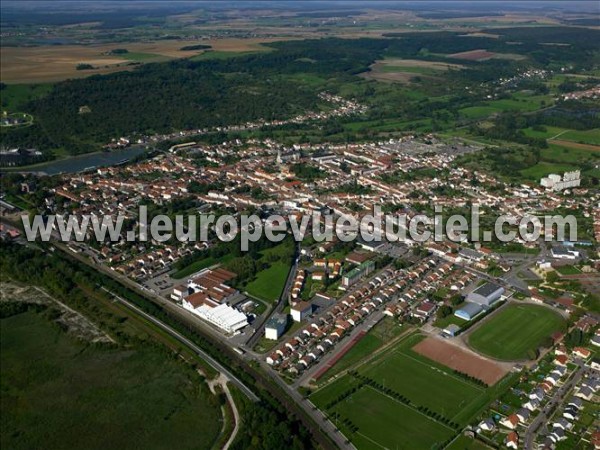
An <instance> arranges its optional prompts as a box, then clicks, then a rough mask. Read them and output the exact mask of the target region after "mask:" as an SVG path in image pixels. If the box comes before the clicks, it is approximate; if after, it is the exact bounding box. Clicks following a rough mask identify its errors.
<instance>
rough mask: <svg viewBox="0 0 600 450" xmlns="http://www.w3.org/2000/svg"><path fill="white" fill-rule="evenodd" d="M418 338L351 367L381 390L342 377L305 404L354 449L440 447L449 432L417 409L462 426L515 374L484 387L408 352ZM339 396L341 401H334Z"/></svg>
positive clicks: (508, 385) (312, 396)
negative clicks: (333, 425) (336, 428)
mask: <svg viewBox="0 0 600 450" xmlns="http://www.w3.org/2000/svg"><path fill="white" fill-rule="evenodd" d="M368 336H369V335H367V336H366V337H365V338H363V341H364V339H366V338H367V337H368ZM422 338H423V336H422V335H420V334H411V335H410V336H407V337H405V338H403V339H402V340H400V341H399V342H398V343H396V344H395V345H394V346H393V347H390V348H389V349H386V350H385V351H383V352H382V353H380V354H379V355H378V356H377V357H376V358H374V359H372V360H371V361H369V362H366V363H363V364H362V365H361V366H359V367H358V369H356V370H357V371H358V373H359V374H361V375H365V376H367V377H369V378H371V379H373V380H374V381H375V382H376V383H378V384H379V385H380V386H381V385H383V386H384V389H381V388H380V387H371V386H368V385H363V386H360V381H359V379H358V378H357V377H355V376H353V375H350V374H345V375H344V376H342V377H339V378H337V379H335V380H334V381H332V382H330V383H328V384H325V385H324V386H323V387H321V388H320V389H317V390H316V391H315V392H314V393H313V394H312V395H311V396H310V400H311V401H312V402H313V403H314V404H315V405H316V406H317V407H319V408H320V409H321V410H322V411H324V412H325V413H326V414H327V416H328V417H329V418H330V419H331V420H332V421H333V422H334V423H337V424H338V426H339V427H340V429H341V430H342V431H343V432H344V433H345V435H346V436H347V437H348V438H349V439H350V440H351V441H352V443H353V444H354V445H355V446H356V447H357V448H359V449H363V448H369V449H370V448H382V447H385V448H390V449H392V448H410V449H430V448H441V444H443V443H446V444H447V441H448V439H451V438H452V437H453V436H454V435H455V431H454V430H453V429H451V428H448V427H447V426H446V425H445V424H443V423H441V422H438V421H436V420H434V419H432V418H430V417H428V416H426V415H424V414H422V413H421V412H420V411H419V408H423V407H428V408H429V409H430V410H432V411H435V412H436V413H439V414H442V415H443V416H445V417H447V418H448V419H450V420H451V421H453V422H456V423H458V424H460V426H464V425H465V424H467V423H469V422H470V421H472V420H474V418H475V417H477V415H478V414H480V413H481V412H482V411H483V410H484V409H485V408H486V407H487V405H488V404H489V403H490V402H491V401H492V400H494V399H496V398H498V397H499V396H500V395H501V394H502V393H504V392H505V391H506V390H507V389H508V388H509V387H510V386H511V385H512V384H514V382H515V381H516V380H517V379H518V375H519V374H512V375H510V376H507V377H505V378H504V379H502V380H500V381H499V382H498V383H496V384H495V385H494V386H492V387H489V388H484V387H482V386H479V385H476V384H474V383H471V382H470V381H467V380H465V379H463V378H461V377H459V376H457V375H456V374H454V372H453V371H452V370H451V369H449V368H447V367H445V366H443V365H441V364H439V363H436V362H434V361H431V360H429V359H428V358H425V357H424V356H422V355H419V354H417V353H416V352H413V351H412V350H411V349H412V347H413V346H414V345H415V344H417V343H418V342H419V341H420V340H421V339H422ZM388 340H389V339H388ZM363 341H361V342H363ZM374 342H375V341H373V340H371V342H369V341H366V343H365V344H364V345H365V347H366V348H368V347H369V346H370V345H372V344H373V343H374ZM385 342H387V341H385ZM359 344H360V342H359ZM359 344H357V345H359ZM355 348H356V347H355ZM366 348H362V349H360V352H359V353H362V354H363V355H364V353H365V352H366ZM349 354H350V352H349V353H348V354H347V355H346V356H348V355H349ZM355 387H358V389H357V390H356V392H354V393H352V394H350V392H351V390H352V389H353V388H355ZM385 389H391V390H392V391H395V392H397V393H399V394H401V395H402V396H403V397H405V398H407V399H408V400H409V404H408V405H407V404H404V403H401V402H398V401H397V400H395V399H394V398H393V397H392V396H388V395H387V394H384V393H383V391H384V390H385ZM347 394H350V395H347ZM340 398H343V399H342V400H341V401H339V402H337V400H338V399H340ZM352 425H354V426H355V427H358V431H356V432H352ZM454 448H458V447H454ZM473 449H474V450H477V449H478V447H473Z"/></svg>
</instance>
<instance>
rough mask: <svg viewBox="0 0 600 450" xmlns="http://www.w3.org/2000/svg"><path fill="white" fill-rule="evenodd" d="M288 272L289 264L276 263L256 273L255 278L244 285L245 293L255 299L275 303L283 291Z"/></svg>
mask: <svg viewBox="0 0 600 450" xmlns="http://www.w3.org/2000/svg"><path fill="white" fill-rule="evenodd" d="M289 271H290V266H289V264H285V263H283V262H281V261H276V262H274V263H273V264H272V265H271V267H269V268H268V269H265V270H263V271H261V272H258V274H257V275H256V278H255V279H254V280H253V281H251V282H250V283H248V284H247V285H246V291H248V293H249V294H250V295H253V296H255V297H258V298H261V299H264V300H268V301H275V300H277V299H278V298H279V296H280V295H281V291H283V288H284V286H285V281H286V280H287V276H288V273H289Z"/></svg>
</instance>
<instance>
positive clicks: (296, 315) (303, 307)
mask: <svg viewBox="0 0 600 450" xmlns="http://www.w3.org/2000/svg"><path fill="white" fill-rule="evenodd" d="M290 312H291V314H292V319H294V321H295V322H302V320H303V319H305V318H307V317H308V316H310V315H311V314H312V305H311V304H310V303H308V302H298V303H296V304H295V305H294V306H292V308H291V309H290Z"/></svg>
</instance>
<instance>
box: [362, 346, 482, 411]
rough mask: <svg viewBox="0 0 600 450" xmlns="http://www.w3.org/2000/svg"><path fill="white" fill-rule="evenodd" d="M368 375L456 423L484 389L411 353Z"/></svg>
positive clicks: (395, 356)
mask: <svg viewBox="0 0 600 450" xmlns="http://www.w3.org/2000/svg"><path fill="white" fill-rule="evenodd" d="M364 374H365V375H367V376H369V377H371V378H374V379H377V380H385V386H387V387H389V388H391V389H392V390H394V391H397V392H401V393H402V394H403V395H404V396H405V397H407V398H408V399H409V400H410V401H411V402H413V403H415V404H418V405H422V406H426V407H428V408H429V409H431V410H433V411H437V412H439V413H441V414H442V415H443V416H445V417H448V418H450V419H454V418H455V417H456V416H457V415H458V414H459V413H462V412H464V411H465V410H466V409H468V407H469V404H470V403H471V402H472V401H473V400H474V399H477V397H478V396H479V395H480V394H481V393H482V392H483V391H484V388H482V387H479V386H476V385H475V384H473V383H470V382H468V381H465V380H463V379H461V378H459V377H457V376H453V375H452V374H451V371H450V370H447V371H444V370H442V369H438V368H437V367H434V366H433V365H431V364H429V363H428V361H427V360H420V359H417V357H415V356H413V355H410V354H408V352H406V353H404V352H395V353H393V354H390V355H388V356H387V358H386V359H385V360H381V361H379V362H378V364H377V365H373V366H371V367H369V369H367V370H366V371H365V372H364Z"/></svg>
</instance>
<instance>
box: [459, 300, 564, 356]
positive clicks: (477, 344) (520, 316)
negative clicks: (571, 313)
mask: <svg viewBox="0 0 600 450" xmlns="http://www.w3.org/2000/svg"><path fill="white" fill-rule="evenodd" d="M564 325H565V320H564V319H563V318H562V317H561V316H560V315H559V314H558V313H556V312H554V311H552V310H551V309H550V308H546V307H544V306H538V305H508V306H506V307H505V308H503V309H502V310H500V311H498V312H497V313H496V314H494V315H493V316H492V317H491V318H490V319H489V320H488V321H486V322H484V323H483V324H482V325H481V326H480V327H479V328H477V329H476V330H475V331H473V332H472V333H471V334H470V335H469V337H468V340H469V345H470V346H471V347H473V349H475V350H477V351H478V352H480V353H482V354H484V355H487V356H490V357H492V358H496V359H500V360H505V361H513V360H522V359H527V358H528V354H529V353H530V352H531V351H533V350H535V349H537V348H538V347H539V346H540V345H541V343H542V341H543V340H544V339H545V338H547V337H549V336H550V335H551V334H552V333H553V332H555V331H557V330H561V329H562V328H563V327H564Z"/></svg>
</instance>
